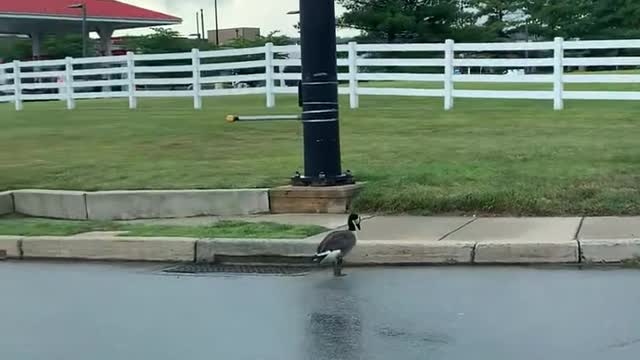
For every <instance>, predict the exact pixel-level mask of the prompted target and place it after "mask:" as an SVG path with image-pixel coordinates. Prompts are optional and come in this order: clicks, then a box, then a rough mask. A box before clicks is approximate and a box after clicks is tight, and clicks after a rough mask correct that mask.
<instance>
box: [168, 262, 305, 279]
mask: <svg viewBox="0 0 640 360" xmlns="http://www.w3.org/2000/svg"><path fill="white" fill-rule="evenodd" d="M310 271H311V268H310V267H302V266H278V265H216V264H182V265H177V266H173V267H170V268H168V269H164V270H163V272H166V273H176V274H219V273H226V274H253V275H289V276H296V275H297V276H299V275H306V274H308V273H309V272H310Z"/></svg>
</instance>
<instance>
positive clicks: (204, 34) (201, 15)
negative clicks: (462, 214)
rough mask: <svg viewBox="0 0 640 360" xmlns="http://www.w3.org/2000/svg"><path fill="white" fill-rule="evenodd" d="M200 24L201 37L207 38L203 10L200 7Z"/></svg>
mask: <svg viewBox="0 0 640 360" xmlns="http://www.w3.org/2000/svg"><path fill="white" fill-rule="evenodd" d="M200 26H202V39H204V40H206V39H207V33H206V32H205V31H204V10H202V9H200Z"/></svg>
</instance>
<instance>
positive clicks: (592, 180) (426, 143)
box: [0, 96, 640, 215]
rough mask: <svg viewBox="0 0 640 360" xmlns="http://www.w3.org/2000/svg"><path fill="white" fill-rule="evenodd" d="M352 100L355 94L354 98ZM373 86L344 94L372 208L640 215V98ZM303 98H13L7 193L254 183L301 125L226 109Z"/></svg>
mask: <svg viewBox="0 0 640 360" xmlns="http://www.w3.org/2000/svg"><path fill="white" fill-rule="evenodd" d="M342 100H343V101H345V100H346V99H344V98H343V99H342ZM442 102H443V101H442V99H439V98H402V97H362V98H361V108H360V109H358V110H349V109H348V106H347V104H346V103H343V104H342V122H341V132H342V149H343V164H344V168H345V169H351V170H352V171H353V172H354V174H355V175H356V176H357V178H358V180H361V181H367V182H368V184H367V186H366V189H365V191H364V192H363V193H362V194H361V196H360V197H359V198H358V199H357V202H356V206H357V208H358V210H360V211H366V212H386V213H405V212H407V213H417V214H457V213H479V214H480V213H482V214H513V215H611V214H640V160H639V159H640V147H638V141H639V140H638V139H640V124H639V123H638V121H640V119H639V116H638V115H639V114H640V104H638V103H635V102H615V101H568V102H567V103H566V110H564V111H561V112H556V111H553V110H552V103H551V101H520V100H504V101H500V100H495V101H494V100H480V99H456V105H455V109H454V110H453V111H449V112H445V111H444V110H443V104H442ZM296 103H297V102H296V99H295V98H294V97H285V96H280V97H278V107H277V108H276V109H275V110H269V111H267V110H265V108H264V98H263V97H261V96H243V97H218V98H205V99H204V109H203V110H202V111H195V110H193V108H192V100H191V99H188V98H185V99H141V100H140V104H139V105H140V106H139V108H138V109H137V110H134V111H130V110H128V108H127V103H126V100H96V101H78V108H77V109H76V110H74V111H67V110H65V109H64V103H62V102H37V103H35V102H34V103H26V104H25V110H24V111H22V112H19V113H16V112H14V110H13V108H12V106H11V104H1V105H0V124H1V125H2V130H1V131H0V190H3V189H19V188H53V189H78V190H102V189H181V188H241V187H265V186H274V185H281V184H285V183H286V182H287V179H288V178H289V176H291V175H292V174H293V173H294V171H296V170H300V169H302V165H303V164H302V139H301V136H302V132H301V126H300V124H299V123H296V122H287V121H284V122H268V123H267V122H265V123H237V124H227V123H225V122H224V115H226V114H228V113H240V114H247V115H251V114H264V113H277V114H292V113H296V112H298V111H299V109H298V107H297V106H296Z"/></svg>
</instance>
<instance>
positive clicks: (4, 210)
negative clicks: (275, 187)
mask: <svg viewBox="0 0 640 360" xmlns="http://www.w3.org/2000/svg"><path fill="white" fill-rule="evenodd" d="M269 211H270V209H269V190H268V189H233V190H166V191H163V190H158V191H156V190H154V191H145V190H141V191H99V192H82V191H58V190H16V191H10V192H1V193H0V215H6V214H10V213H13V212H16V213H19V214H23V215H27V216H35V217H46V218H52V219H68V220H134V219H157V218H184V217H194V216H243V215H254V214H261V213H268V212H269Z"/></svg>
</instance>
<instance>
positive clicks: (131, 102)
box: [127, 51, 138, 109]
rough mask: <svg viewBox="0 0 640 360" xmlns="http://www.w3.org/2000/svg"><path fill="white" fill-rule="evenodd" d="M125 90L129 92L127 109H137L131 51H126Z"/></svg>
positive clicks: (133, 57)
mask: <svg viewBox="0 0 640 360" xmlns="http://www.w3.org/2000/svg"><path fill="white" fill-rule="evenodd" d="M127 88H128V89H127V90H128V92H129V109H135V108H137V107H138V99H137V98H136V59H135V56H134V54H133V52H131V51H127Z"/></svg>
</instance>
